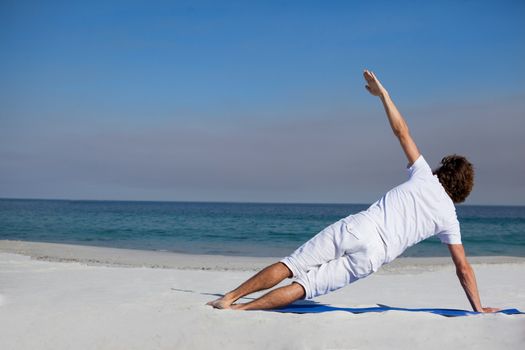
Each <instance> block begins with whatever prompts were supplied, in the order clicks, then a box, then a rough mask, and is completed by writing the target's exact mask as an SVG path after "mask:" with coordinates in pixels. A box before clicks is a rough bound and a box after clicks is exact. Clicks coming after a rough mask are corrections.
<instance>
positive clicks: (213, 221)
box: [0, 199, 525, 257]
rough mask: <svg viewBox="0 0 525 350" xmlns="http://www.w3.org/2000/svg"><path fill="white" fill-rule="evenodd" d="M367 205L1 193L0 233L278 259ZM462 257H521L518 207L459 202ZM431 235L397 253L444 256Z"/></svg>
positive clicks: (524, 225) (524, 231) (524, 224)
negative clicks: (42, 196) (100, 198)
mask: <svg viewBox="0 0 525 350" xmlns="http://www.w3.org/2000/svg"><path fill="white" fill-rule="evenodd" d="M367 207H368V205H367V204H269V203H205V202H137V201H76V200H25V199H0V239H9V240H23V241H37V242H55V243H70V244H81V245H93V246H105V247H115V248H131V249H146V250H158V251H172V252H183V253H191V254H220V255H239V256H274V257H280V256H285V255H288V254H289V253H291V252H292V251H293V250H294V249H295V248H297V247H298V246H299V245H301V244H302V243H303V242H305V241H306V240H308V239H309V238H310V237H312V236H313V235H315V234H316V233H318V232H319V231H320V230H322V229H323V228H324V227H326V226H328V225H329V224H331V223H333V222H335V221H337V220H339V219H341V218H343V217H345V216H348V215H350V214H352V213H356V212H359V211H361V210H363V209H366V208H367ZM457 213H458V218H459V221H460V223H461V232H462V240H463V245H464V246H465V250H466V251H467V254H468V255H505V256H519V257H525V206H472V205H459V206H458V207H457ZM446 255H448V250H447V248H446V246H445V245H443V244H441V243H440V242H439V240H438V239H436V238H435V237H432V238H430V239H428V240H425V241H423V242H421V243H419V244H417V245H415V246H413V247H411V248H409V249H408V250H407V251H406V252H405V253H404V256H412V257H418V256H425V257H428V256H446Z"/></svg>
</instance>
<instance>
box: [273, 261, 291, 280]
mask: <svg viewBox="0 0 525 350" xmlns="http://www.w3.org/2000/svg"><path fill="white" fill-rule="evenodd" d="M274 265H275V266H276V267H277V268H278V269H279V270H280V272H281V273H282V274H283V275H284V276H286V278H292V277H293V272H292V270H290V268H289V267H288V266H286V264H285V263H283V262H282V261H279V262H276V263H275V264H274Z"/></svg>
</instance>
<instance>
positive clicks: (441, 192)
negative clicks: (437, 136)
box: [349, 155, 461, 263]
mask: <svg viewBox="0 0 525 350" xmlns="http://www.w3.org/2000/svg"><path fill="white" fill-rule="evenodd" d="M408 174H409V179H408V181H406V182H404V183H402V184H401V185H399V186H397V187H395V188H393V189H391V190H390V191H388V192H387V193H386V194H385V195H384V196H383V197H382V198H381V199H380V200H378V201H377V202H375V203H374V204H372V205H371V206H370V207H369V208H368V209H367V210H365V211H362V212H360V213H358V214H355V215H351V216H350V217H349V219H350V218H351V219H350V220H349V225H351V226H354V227H353V229H355V230H367V231H372V230H373V231H375V232H377V233H378V234H379V235H380V236H381V238H382V240H383V242H384V243H385V250H386V260H385V263H388V262H391V261H392V260H394V259H395V258H396V257H398V256H399V255H401V254H402V253H403V252H404V251H405V250H406V249H407V248H408V247H410V246H412V245H414V244H416V243H418V242H420V241H422V240H424V239H427V238H428V237H430V236H433V235H436V234H437V235H438V237H439V239H440V240H441V242H442V243H447V244H461V234H460V229H459V222H458V219H457V216H456V208H455V206H454V203H453V202H452V199H451V198H450V197H449V196H448V194H447V192H445V189H444V188H443V186H442V185H441V183H440V182H439V180H438V178H437V176H435V175H433V174H432V170H431V169H430V166H429V165H428V164H427V162H426V161H425V159H424V158H423V156H422V155H420V156H419V158H418V159H417V160H416V161H415V162H414V164H413V165H412V166H411V167H409V168H408ZM350 229H352V228H350ZM363 232H366V231H363Z"/></svg>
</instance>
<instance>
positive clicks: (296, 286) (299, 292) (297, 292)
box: [291, 282, 306, 300]
mask: <svg viewBox="0 0 525 350" xmlns="http://www.w3.org/2000/svg"><path fill="white" fill-rule="evenodd" d="M291 285H292V286H293V293H294V297H295V299H296V300H297V299H304V298H305V297H306V290H305V289H304V287H303V286H302V285H301V284H300V283H297V282H292V284H291Z"/></svg>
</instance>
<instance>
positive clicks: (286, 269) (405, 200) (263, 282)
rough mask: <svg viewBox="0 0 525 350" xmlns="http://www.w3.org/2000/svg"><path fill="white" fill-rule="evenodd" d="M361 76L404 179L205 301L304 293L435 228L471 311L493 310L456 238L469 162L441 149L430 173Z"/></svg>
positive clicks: (246, 306) (371, 83) (399, 120)
mask: <svg viewBox="0 0 525 350" xmlns="http://www.w3.org/2000/svg"><path fill="white" fill-rule="evenodd" d="M364 77H365V80H366V82H367V85H366V89H367V90H368V91H369V92H370V93H371V94H372V95H373V96H378V97H379V98H380V99H381V102H382V103H383V106H384V108H385V111H386V114H387V116H388V121H389V122H390V126H391V127H392V130H393V132H394V135H396V137H397V138H398V139H399V142H400V144H401V148H402V149H403V151H404V152H405V155H406V157H407V158H408V177H409V179H408V180H407V181H406V182H404V183H403V184H401V185H399V186H397V187H395V188H393V189H392V190H390V191H388V192H387V193H386V194H385V195H384V196H383V197H382V198H381V199H380V200H378V201H377V202H375V203H374V204H372V205H371V206H370V207H369V208H368V209H367V210H365V211H362V212H360V213H357V214H353V215H350V216H348V217H346V218H344V219H341V220H339V221H338V222H336V223H334V224H332V225H330V226H328V227H327V228H325V229H324V230H322V231H321V232H320V233H318V234H317V235H316V236H314V237H313V238H312V239H310V240H309V241H308V242H306V243H305V244H303V245H302V246H301V247H299V248H298V249H297V250H296V251H295V252H293V253H292V255H290V256H288V257H286V258H284V259H282V260H281V261H280V262H277V263H275V264H273V265H270V266H268V267H266V268H264V269H263V270H262V271H260V272H259V273H257V274H256V275H255V276H253V277H251V278H250V279H249V280H247V281H246V282H244V283H243V284H241V285H240V286H239V287H237V288H236V289H234V290H232V291H231V292H229V293H226V294H225V295H224V296H223V297H222V298H219V299H217V300H214V301H211V302H209V303H208V305H211V306H213V307H215V308H218V309H239V310H261V309H274V308H278V307H282V306H285V305H288V304H290V303H293V302H294V301H296V300H298V299H302V298H306V299H311V298H314V297H316V296H319V295H323V294H326V293H328V292H331V291H334V290H336V289H339V288H341V287H344V286H345V285H347V284H350V283H352V282H355V281H357V280H358V279H361V278H364V277H366V276H368V275H370V274H371V273H373V272H375V271H377V270H378V269H379V268H380V267H381V265H383V264H388V263H389V262H391V261H392V260H394V259H395V258H396V257H398V256H399V255H401V254H402V253H403V252H404V251H405V250H406V249H407V248H408V247H410V246H412V245H414V244H416V243H418V242H420V241H422V240H424V239H426V238H428V237H430V236H433V235H437V236H438V237H439V239H440V240H441V242H442V243H445V244H447V245H448V249H449V251H450V254H451V256H452V260H453V262H454V264H455V266H456V273H457V276H458V278H459V281H460V282H461V285H462V286H463V289H464V290H465V293H466V295H467V298H468V300H469V302H470V304H471V305H472V308H473V309H474V311H478V312H494V311H497V310H498V309H494V308H488V307H486V308H484V307H482V305H481V301H480V298H479V294H478V288H477V285H476V278H475V275H474V271H473V269H472V267H471V266H470V264H469V263H468V261H467V258H466V257H465V251H464V249H463V245H462V244H461V235H460V228H459V222H458V219H457V217H456V209H455V207H454V203H461V202H463V201H464V200H465V198H467V196H468V195H469V194H470V191H471V190H472V186H473V184H474V170H473V167H472V164H470V163H469V161H468V160H467V159H466V158H464V157H461V156H457V155H451V156H446V157H445V158H443V159H442V161H441V166H440V167H439V168H438V169H436V170H435V171H434V173H433V172H432V170H431V169H430V167H429V165H428V164H427V162H426V161H425V159H424V158H423V156H422V155H421V154H420V153H419V150H418V148H417V146H416V144H415V142H414V140H413V139H412V137H411V135H410V132H409V129H408V126H407V124H406V122H405V120H404V119H403V117H402V115H401V113H399V111H398V110H397V108H396V106H395V105H394V102H393V101H392V99H391V98H390V96H389V94H388V92H387V91H386V89H385V88H384V87H383V86H382V85H381V83H380V82H379V80H378V79H377V78H376V76H375V75H374V73H372V72H370V71H368V70H365V72H364ZM291 277H293V278H295V280H294V281H293V282H292V283H291V284H290V285H288V286H285V287H280V288H277V289H274V290H272V291H270V292H269V293H267V294H265V295H263V296H262V297H260V298H258V299H255V300H253V301H251V302H248V303H243V304H241V303H238V304H235V302H236V301H237V300H238V299H239V298H242V297H244V296H245V295H248V294H251V293H254V292H257V291H260V290H264V289H268V288H271V287H273V286H275V285H277V284H278V283H280V282H281V281H282V280H284V279H285V278H291Z"/></svg>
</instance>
